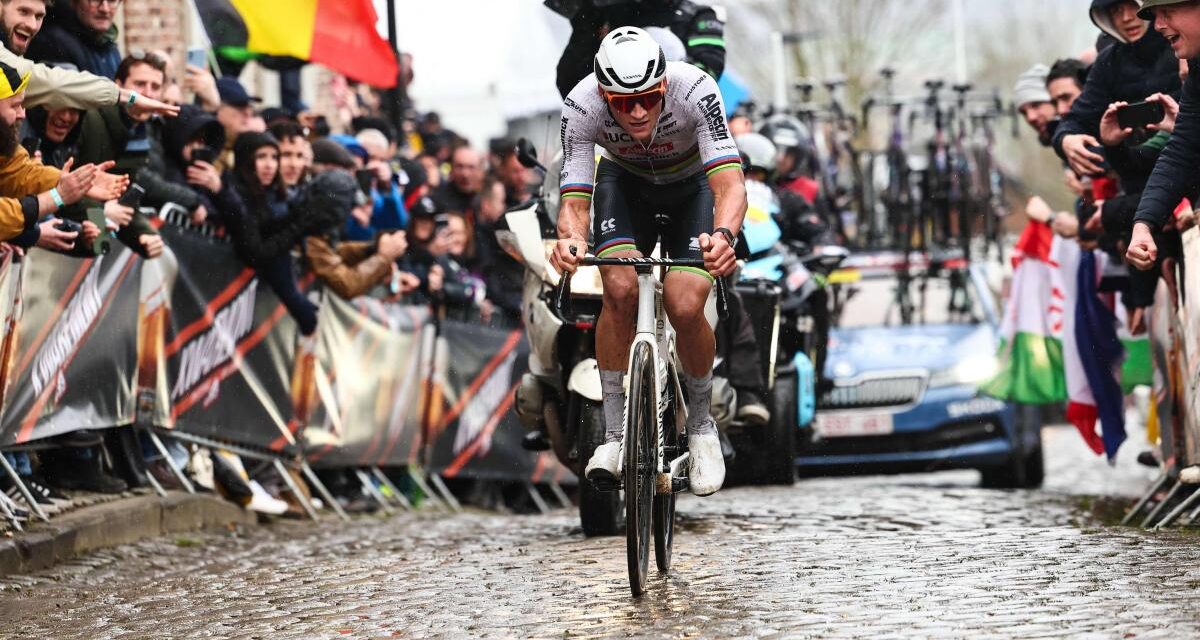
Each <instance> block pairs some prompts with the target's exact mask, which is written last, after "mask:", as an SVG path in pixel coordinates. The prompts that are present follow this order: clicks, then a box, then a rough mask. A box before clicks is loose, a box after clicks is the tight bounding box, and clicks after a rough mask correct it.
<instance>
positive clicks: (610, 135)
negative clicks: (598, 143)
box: [604, 131, 633, 143]
mask: <svg viewBox="0 0 1200 640" xmlns="http://www.w3.org/2000/svg"><path fill="white" fill-rule="evenodd" d="M604 137H605V138H606V139H607V140H608V141H609V142H613V143H616V142H633V136H631V135H629V134H628V133H626V132H624V131H618V132H613V131H605V132H604Z"/></svg>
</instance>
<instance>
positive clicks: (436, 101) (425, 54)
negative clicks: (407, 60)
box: [374, 0, 570, 145]
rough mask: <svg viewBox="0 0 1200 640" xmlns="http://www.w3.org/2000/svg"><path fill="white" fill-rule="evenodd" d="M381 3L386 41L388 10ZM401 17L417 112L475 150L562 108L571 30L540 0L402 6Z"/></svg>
mask: <svg viewBox="0 0 1200 640" xmlns="http://www.w3.org/2000/svg"><path fill="white" fill-rule="evenodd" d="M374 1H375V7H376V11H377V12H378V13H379V16H380V21H379V25H378V26H379V31H380V33H383V34H386V33H387V22H386V18H385V13H384V12H385V11H386V2H385V0H374ZM396 14H397V15H396V22H397V45H398V46H399V48H400V50H401V51H403V52H407V53H411V54H412V56H413V68H414V73H415V79H414V81H413V85H412V87H411V88H410V93H411V95H412V97H413V100H414V101H415V102H416V104H417V107H418V108H419V109H420V110H422V111H436V112H438V113H439V114H440V115H441V117H442V123H443V124H444V125H445V126H446V127H447V128H450V129H453V130H454V131H456V132H458V133H459V134H460V135H462V136H464V137H466V138H467V139H469V140H470V141H471V142H472V143H473V144H476V145H483V144H486V141H487V140H488V139H489V138H492V137H495V136H499V135H502V134H504V133H505V131H506V128H507V127H506V124H507V122H508V121H509V120H513V119H518V118H525V117H528V116H531V115H536V114H539V113H544V112H547V111H553V112H557V111H559V110H560V109H561V108H562V100H561V98H560V97H559V95H558V89H557V88H556V87H555V83H554V78H555V67H556V65H557V64H558V58H559V56H560V55H561V54H562V50H563V47H564V46H566V43H567V38H568V37H569V36H570V25H569V24H568V23H567V21H566V20H565V19H564V18H562V17H561V16H558V15H556V14H555V13H553V12H552V11H550V10H549V9H547V8H545V7H543V6H542V3H541V1H540V0H501V1H497V0H442V1H441V2H429V0H396Z"/></svg>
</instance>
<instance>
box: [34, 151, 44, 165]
mask: <svg viewBox="0 0 1200 640" xmlns="http://www.w3.org/2000/svg"><path fill="white" fill-rule="evenodd" d="M33 161H34V162H36V163H38V164H45V163H44V162H42V150H41V149H38V150H37V151H34V152H33Z"/></svg>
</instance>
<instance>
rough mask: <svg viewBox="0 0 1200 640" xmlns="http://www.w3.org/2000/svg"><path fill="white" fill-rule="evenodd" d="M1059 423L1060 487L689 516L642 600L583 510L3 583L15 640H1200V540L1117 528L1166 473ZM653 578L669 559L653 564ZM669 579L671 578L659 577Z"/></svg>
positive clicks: (1054, 432) (740, 493) (141, 558)
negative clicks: (1117, 516)
mask: <svg viewBox="0 0 1200 640" xmlns="http://www.w3.org/2000/svg"><path fill="white" fill-rule="evenodd" d="M1078 441H1079V438H1078V436H1077V435H1075V434H1074V433H1073V432H1072V431H1069V430H1066V429H1048V430H1047V432H1046V445H1047V449H1048V451H1049V452H1053V453H1051V455H1050V459H1049V461H1048V473H1049V476H1048V480H1047V486H1046V488H1045V489H1043V490H1041V491H1031V492H1030V491H1018V492H998V491H987V490H982V489H978V488H976V486H975V485H976V483H977V479H978V476H977V474H975V473H974V472H961V473H960V472H955V473H947V474H938V475H917V476H896V477H883V478H880V477H870V478H824V479H815V480H803V481H801V482H799V483H798V484H797V485H796V486H795V487H791V488H770V489H734V490H729V491H723V492H721V493H720V494H718V495H716V496H714V497H711V498H708V499H704V500H699V499H694V498H689V499H686V500H683V501H681V504H680V512H681V517H682V532H681V534H680V535H678V536H677V538H676V547H675V558H676V560H675V569H674V571H673V572H672V574H671V575H670V576H669V577H666V578H663V577H652V580H651V585H650V591H649V593H648V594H647V595H646V596H645V597H643V598H641V599H640V600H633V599H631V598H630V597H629V593H628V587H627V584H626V578H625V555H624V540H623V538H602V539H592V540H588V539H584V538H583V537H582V535H581V534H579V532H578V530H577V529H576V521H575V517H574V514H573V513H572V512H568V511H562V510H560V511H557V512H555V513H554V514H553V515H550V516H511V515H496V514H487V513H471V514H463V515H457V516H447V515H441V514H437V513H432V512H430V513H423V514H418V515H400V516H397V517H395V518H392V519H390V520H382V519H371V518H366V519H361V520H357V521H355V522H354V523H352V524H350V525H344V524H341V523H337V522H334V521H333V520H332V519H327V520H326V521H325V522H324V523H322V524H320V525H312V524H310V523H287V524H278V525H274V526H270V527H262V528H258V529H254V530H251V531H247V532H245V533H244V534H243V535H239V536H233V535H229V534H220V533H215V534H206V535H202V536H195V537H193V538H192V539H190V540H189V541H187V542H188V543H187V544H182V545H181V544H180V542H181V541H179V540H160V541H154V542H147V543H142V544H138V545H132V546H127V547H122V548H119V549H116V550H112V551H108V552H104V553H98V554H94V555H92V556H89V557H86V558H83V559H80V560H77V561H75V562H72V563H69V564H66V565H63V566H60V567H58V568H55V569H53V570H50V571H47V572H44V573H41V574H37V575H32V576H21V577H16V578H8V579H3V580H0V635H2V636H3V637H54V638H101V637H102V638H161V637H180V638H185V637H186V638H205V637H222V638H226V637H233V638H280V637H288V638H290V637H303V638H340V637H463V638H467V637H554V638H563V637H592V636H615V637H734V636H740V637H745V636H753V637H788V638H792V637H800V638H804V637H812V638H826V637H864V636H870V637H895V636H902V637H921V638H927V637H952V638H963V637H970V638H979V637H1004V638H1013V637H1020V638H1035V637H1067V636H1070V637H1096V638H1168V637H1169V638H1188V637H1197V635H1200V613H1198V607H1200V605H1197V599H1196V595H1197V593H1198V592H1200V591H1198V589H1197V588H1198V587H1200V538H1198V537H1197V536H1196V535H1195V534H1194V533H1189V532H1185V531H1179V530H1175V531H1170V532H1165V533H1158V534H1148V533H1144V532H1140V531H1136V530H1133V529H1118V528H1109V527H1105V526H1103V525H1102V524H1100V523H1098V522H1096V521H1094V520H1091V519H1089V517H1088V515H1086V514H1085V513H1084V512H1082V511H1081V508H1080V504H1081V503H1082V502H1084V500H1082V499H1081V498H1080V496H1084V495H1112V494H1126V495H1129V494H1136V493H1137V492H1138V491H1140V490H1142V489H1143V488H1144V487H1145V486H1147V485H1148V482H1149V479H1150V476H1151V474H1150V473H1149V472H1148V471H1147V470H1143V469H1138V468H1136V467H1134V466H1133V465H1131V464H1130V462H1129V459H1130V458H1132V457H1133V456H1134V455H1136V453H1137V450H1138V444H1137V443H1136V442H1131V443H1130V444H1129V445H1127V446H1126V447H1125V449H1124V450H1123V452H1122V453H1123V460H1122V463H1121V464H1119V465H1117V467H1116V468H1115V469H1113V468H1109V467H1108V466H1107V465H1105V463H1104V462H1103V461H1101V460H1097V459H1094V458H1091V457H1090V455H1085V454H1084V453H1083V450H1082V444H1080V443H1079V442H1078ZM651 566H653V563H651ZM652 576H654V574H653V570H652Z"/></svg>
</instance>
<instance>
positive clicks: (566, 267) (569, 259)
mask: <svg viewBox="0 0 1200 640" xmlns="http://www.w3.org/2000/svg"><path fill="white" fill-rule="evenodd" d="M572 248H574V249H575V252H574V253H572V252H571V249H572ZM585 255H587V242H585V241H583V240H580V239H578V238H563V239H561V240H559V241H558V243H557V244H555V245H554V251H553V252H552V253H551V254H550V264H551V265H554V268H555V269H558V272H559V273H575V269H576V268H577V267H578V266H579V261H580V260H582V259H583V256H585Z"/></svg>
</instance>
